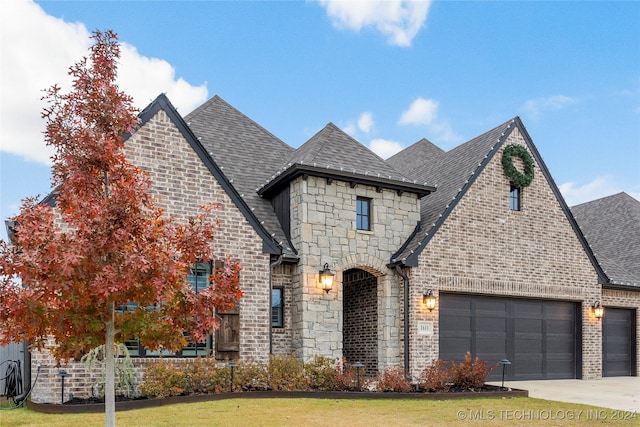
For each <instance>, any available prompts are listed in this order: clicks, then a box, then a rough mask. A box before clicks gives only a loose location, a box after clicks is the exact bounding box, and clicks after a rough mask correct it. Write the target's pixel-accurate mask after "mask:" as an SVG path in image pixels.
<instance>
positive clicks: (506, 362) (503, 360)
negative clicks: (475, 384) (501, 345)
mask: <svg viewBox="0 0 640 427" xmlns="http://www.w3.org/2000/svg"><path fill="white" fill-rule="evenodd" d="M498 363H500V364H501V365H502V386H501V387H500V389H501V390H504V369H505V368H506V366H507V365H511V362H510V361H509V360H508V359H502V360H501V361H500V362H498Z"/></svg>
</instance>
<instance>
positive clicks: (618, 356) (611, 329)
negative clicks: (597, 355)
mask: <svg viewBox="0 0 640 427" xmlns="http://www.w3.org/2000/svg"><path fill="white" fill-rule="evenodd" d="M635 324H636V319H635V310H630V309H624V308H609V307H607V308H606V309H605V314H604V317H603V318H602V376H604V377H620V376H633V375H636V372H635V370H636V361H635V353H636V351H635V350H636V343H635V336H636V333H635Z"/></svg>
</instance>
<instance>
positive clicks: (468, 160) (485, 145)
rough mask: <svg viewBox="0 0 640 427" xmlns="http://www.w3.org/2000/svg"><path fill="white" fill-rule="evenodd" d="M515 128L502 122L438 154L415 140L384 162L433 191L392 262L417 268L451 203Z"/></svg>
mask: <svg viewBox="0 0 640 427" xmlns="http://www.w3.org/2000/svg"><path fill="white" fill-rule="evenodd" d="M515 125H516V120H515V119H513V120H510V121H508V122H505V123H503V124H501V125H499V126H497V127H495V128H493V129H491V130H490V131H488V132H485V133H484V134H482V135H480V136H478V137H476V138H473V139H472V140H470V141H469V142H466V143H464V144H462V145H459V146H457V147H456V148H454V149H452V150H450V151H448V152H446V153H445V152H442V151H441V150H440V151H438V150H436V149H434V148H433V144H431V143H430V142H429V141H427V140H426V139H423V140H420V141H418V142H417V143H416V144H414V145H412V146H411V147H408V148H406V149H405V150H403V151H401V152H400V153H398V154H396V155H394V156H393V157H391V158H390V159H388V160H387V161H388V162H389V163H391V165H393V166H395V167H396V168H398V169H400V170H401V171H403V172H404V173H407V174H413V175H414V176H415V177H416V178H417V179H419V180H428V181H429V182H430V183H432V184H434V185H435V186H436V188H437V191H435V192H434V193H431V194H430V195H428V196H426V197H424V198H423V199H422V200H421V205H420V229H419V231H418V232H417V233H416V234H415V235H414V236H413V237H412V239H411V240H410V241H409V242H407V244H405V245H404V247H403V249H402V250H400V251H398V253H396V254H395V255H394V257H393V259H392V262H395V261H394V259H395V260H396V261H401V260H408V262H407V265H417V264H416V262H417V259H416V257H417V255H418V254H419V253H420V252H421V251H422V248H424V246H425V245H426V244H427V243H428V241H429V240H430V238H431V237H430V236H431V235H432V234H433V232H435V228H436V227H439V224H440V223H441V222H442V221H444V220H445V219H446V216H447V215H448V212H450V210H451V209H453V206H454V202H457V200H459V199H460V197H461V196H462V195H463V194H464V192H465V191H466V188H467V187H468V186H469V185H470V183H471V182H472V181H473V180H474V179H475V176H476V174H477V173H479V171H481V170H482V168H483V167H484V164H485V163H486V162H487V161H488V159H489V155H490V154H491V153H492V152H493V149H494V147H495V148H496V149H497V147H496V146H499V145H500V144H501V143H502V141H504V140H505V139H506V137H507V136H508V133H509V132H510V130H511V129H513V128H514V127H515Z"/></svg>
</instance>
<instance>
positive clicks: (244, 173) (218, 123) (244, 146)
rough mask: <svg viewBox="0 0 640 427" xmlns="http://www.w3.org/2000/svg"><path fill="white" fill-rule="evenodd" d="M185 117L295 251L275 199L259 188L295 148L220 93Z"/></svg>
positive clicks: (258, 214)
mask: <svg viewBox="0 0 640 427" xmlns="http://www.w3.org/2000/svg"><path fill="white" fill-rule="evenodd" d="M185 121H186V122H187V124H188V126H189V127H190V128H191V130H192V131H193V133H194V134H195V135H196V137H198V139H199V140H200V142H201V143H202V145H203V146H204V147H205V149H206V150H207V152H208V153H209V155H210V156H211V157H212V158H213V160H214V161H215V162H216V163H217V164H218V165H219V166H220V169H221V170H222V172H223V173H224V175H225V177H226V178H227V179H228V180H229V182H231V183H232V185H233V186H234V187H235V188H236V189H237V191H238V192H239V193H240V194H241V195H242V197H243V199H244V200H245V202H246V203H247V204H248V205H249V207H250V208H251V210H252V211H253V212H254V214H255V215H256V217H257V218H258V219H259V220H260V221H261V222H263V226H264V227H265V228H266V229H267V231H268V232H269V233H271V234H272V235H273V237H274V238H275V239H276V241H278V242H282V243H281V245H282V246H283V248H284V249H285V251H286V250H287V248H289V251H293V248H292V247H291V245H290V243H289V242H288V241H287V239H286V237H285V234H284V232H283V230H282V227H281V225H280V223H279V221H278V219H277V217H276V214H275V212H274V210H273V207H272V206H271V202H270V201H269V200H266V199H263V198H262V197H260V196H259V195H258V194H257V192H256V191H257V189H258V188H259V187H260V186H261V185H263V184H264V183H265V182H267V181H268V180H269V179H270V178H271V176H272V175H273V173H274V166H275V165H279V164H280V163H281V162H282V159H285V158H287V157H289V156H290V155H291V153H293V151H294V150H293V148H291V147H290V146H288V145H287V144H285V143H284V142H282V141H281V140H280V139H279V138H277V137H276V136H274V135H273V134H272V133H270V132H269V131H267V130H266V129H264V128H263V127H262V126H260V125H258V124H257V123H256V122H254V121H253V120H251V119H250V118H249V117H247V116H245V115H244V114H242V113H241V112H240V111H238V110H237V109H235V108H234V107H232V106H231V105H230V104H228V103H227V102H226V101H224V100H223V99H222V98H220V97H219V96H217V95H216V96H214V97H213V98H211V99H210V100H208V101H207V102H205V103H204V104H202V105H201V106H200V107H198V108H196V109H195V110H194V111H193V112H191V113H189V114H188V115H187V116H186V117H185Z"/></svg>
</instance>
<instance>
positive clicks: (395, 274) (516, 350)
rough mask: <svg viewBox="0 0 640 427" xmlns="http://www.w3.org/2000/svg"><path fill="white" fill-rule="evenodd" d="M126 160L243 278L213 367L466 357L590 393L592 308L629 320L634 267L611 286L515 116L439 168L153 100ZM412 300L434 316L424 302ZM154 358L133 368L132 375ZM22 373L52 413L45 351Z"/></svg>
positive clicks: (346, 139)
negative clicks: (526, 167)
mask: <svg viewBox="0 0 640 427" xmlns="http://www.w3.org/2000/svg"><path fill="white" fill-rule="evenodd" d="M511 144H515V145H519V146H523V147H525V148H526V150H527V152H528V153H530V155H531V157H532V158H533V160H534V163H535V174H534V179H533V181H532V183H531V185H529V186H527V187H525V188H522V189H521V191H520V193H519V197H520V198H521V199H520V202H521V205H520V206H519V210H512V209H510V204H509V200H510V192H511V187H510V181H509V179H508V178H507V177H506V176H505V174H504V171H503V167H502V165H501V162H500V159H501V157H502V151H503V150H504V147H505V146H507V145H511ZM126 150H127V157H128V158H129V159H130V160H131V161H132V162H133V163H134V164H136V165H137V166H139V167H141V168H142V169H144V170H146V171H148V172H149V173H150V174H151V177H152V180H153V182H154V187H153V191H154V193H155V195H156V196H157V197H158V199H159V202H160V204H161V205H162V206H163V207H165V209H166V211H167V213H168V214H171V215H175V216H176V217H178V218H185V217H188V216H191V215H194V214H195V213H196V212H197V211H198V208H199V206H201V205H202V204H207V203H211V202H213V203H219V204H221V205H222V209H221V210H220V211H219V212H218V217H219V219H220V223H221V228H220V232H219V233H218V238H217V241H216V248H217V251H218V253H219V254H224V255H226V254H229V255H231V256H232V257H234V258H235V259H236V260H238V261H239V262H240V263H241V264H242V266H243V269H242V272H241V277H240V279H241V283H242V289H243V291H244V294H245V297H244V298H243V299H242V300H241V301H240V304H239V307H238V310H237V313H233V315H236V316H237V319H238V320H237V322H238V323H237V328H238V331H237V336H238V343H237V345H238V347H237V350H233V351H232V353H229V352H226V353H224V352H221V353H219V352H218V350H220V349H219V348H218V347H219V344H220V343H219V342H216V340H217V339H218V336H217V334H215V333H212V339H211V352H212V354H216V355H218V354H220V355H224V356H227V357H228V356H230V355H231V356H232V357H237V358H239V359H240V360H249V359H252V360H257V361H266V360H268V358H269V355H270V354H294V355H295V356H296V357H298V358H300V359H303V360H309V359H311V358H313V357H314V356H315V355H323V356H327V357H332V358H342V357H345V358H346V359H347V360H349V361H350V362H356V361H361V362H363V363H364V364H365V366H366V369H367V373H368V374H371V375H373V374H375V373H376V372H378V371H381V370H384V369H385V368H388V367H392V366H400V367H403V368H404V369H405V372H406V373H407V375H409V376H411V377H416V376H418V375H419V373H420V372H421V370H422V369H424V368H425V367H426V366H428V365H429V364H430V363H431V362H432V361H433V360H434V359H436V358H438V357H442V356H443V355H450V354H451V358H454V359H461V358H462V357H463V356H464V351H467V350H468V351H472V352H473V353H474V355H479V356H480V357H482V358H486V359H487V360H488V361H489V363H491V364H494V363H496V362H497V361H498V360H501V359H503V358H505V357H509V358H511V359H513V369H512V371H511V372H509V376H510V378H513V379H521V378H584V379H591V378H600V377H601V376H602V373H603V369H602V366H603V345H602V343H603V342H607V341H606V340H605V341H603V320H602V319H598V318H596V317H595V315H594V312H593V309H592V304H593V303H594V302H596V301H600V302H602V304H603V305H605V308H606V307H607V306H609V307H615V308H625V309H627V310H628V312H624V313H622V314H624V315H631V316H632V321H633V322H637V321H638V320H640V316H639V315H638V310H639V309H640V273H638V272H637V266H636V271H634V272H632V273H631V275H630V277H627V279H629V280H628V281H627V282H626V283H622V284H620V283H617V284H614V283H612V281H611V278H610V277H609V276H607V273H606V272H605V270H604V269H603V267H602V266H601V265H600V263H599V262H598V261H599V260H598V259H597V258H596V256H595V255H594V253H593V251H592V249H591V248H590V247H589V243H588V242H587V240H586V239H585V236H584V234H583V232H582V231H581V229H580V227H579V226H578V223H577V222H576V220H575V219H574V217H573V215H572V212H571V210H570V209H569V208H568V207H567V205H566V203H565V202H564V200H563V198H562V196H561V195H560V193H559V191H558V188H557V187H556V185H555V183H554V181H553V179H552V177H551V175H550V174H549V171H548V170H547V168H546V166H545V165H544V162H543V161H542V158H541V157H540V155H539V153H538V152H537V149H536V148H535V146H534V144H533V142H532V140H531V138H530V137H529V135H528V134H527V132H526V129H525V128H524V125H523V124H522V123H521V121H520V119H519V118H515V119H513V120H511V121H509V122H506V123H504V124H502V125H500V126H498V127H496V128H495V129H492V130H490V131H489V132H487V133H485V134H483V135H481V136H479V137H477V138H474V139H473V140H471V141H469V142H467V143H466V144H463V145H461V146H459V147H456V148H455V149H453V150H451V151H449V152H444V151H442V150H440V149H439V148H438V147H436V146H434V145H433V144H431V143H430V142H429V141H427V140H424V139H423V140H421V141H419V142H417V143H416V144H414V145H413V146H411V147H409V148H407V149H405V150H404V151H403V152H401V153H398V154H397V155H395V156H393V157H392V158H391V159H388V160H387V161H385V160H383V159H381V158H379V157H378V156H376V155H375V154H373V153H372V152H371V151H370V150H369V149H368V148H366V147H365V146H363V145H362V144H360V143H359V142H357V141H356V140H354V139H353V138H351V137H350V136H348V135H346V134H345V133H344V132H343V131H341V130H340V129H339V128H337V127H336V126H335V125H333V124H331V123H329V124H328V125H327V126H325V127H324V128H323V129H321V130H320V131H319V132H318V133H317V134H316V135H314V136H313V137H312V138H311V139H310V140H309V141H307V142H306V143H305V144H303V145H302V146H301V147H299V148H298V149H293V148H292V147H290V146H288V145H287V144H285V143H284V142H282V141H280V140H279V139H278V138H277V137H275V136H274V135H272V134H271V133H270V132H268V131H267V130H265V129H264V128H262V127H261V126H259V125H258V124H256V123H255V122H253V121H252V120H251V119H249V118H248V117H246V116H244V115H243V114H242V113H240V112H239V111H237V110H236V109H235V108H233V107H232V106H230V105H229V104H227V103H226V102H225V101H224V100H222V99H221V98H219V97H217V96H216V97H214V98H212V99H210V100H209V101H207V102H206V103H205V104H203V105H202V106H200V107H198V108H197V109H196V110H195V111H194V112H192V113H190V114H189V115H187V116H185V117H184V118H182V117H181V116H180V115H179V114H178V113H177V112H176V110H175V109H174V108H173V106H172V105H171V103H170V102H169V100H168V99H167V98H166V97H165V96H164V95H161V96H159V97H158V98H157V99H156V100H155V101H154V102H153V103H151V104H150V105H149V107H147V109H145V110H144V111H143V112H142V113H141V114H140V127H139V129H138V130H137V131H136V132H135V133H134V134H133V135H132V136H131V137H130V138H129V139H128V140H127V142H126ZM632 244H634V245H636V247H638V246H639V245H640V241H638V240H635V242H634V243H632ZM325 264H326V265H327V266H328V267H329V268H330V269H331V270H332V272H333V273H334V282H333V287H332V289H331V290H329V291H328V292H325V291H324V290H323V289H321V287H320V286H319V283H318V281H319V272H320V270H321V269H322V268H323V266H324V265H325ZM273 290H276V291H277V294H278V295H279V297H278V298H281V301H282V303H281V305H280V306H279V310H281V311H280V313H281V314H282V319H281V320H282V321H281V323H278V324H274V323H273V322H274V320H273V311H272V310H273V309H272V305H273V303H274V302H275V300H274V299H273V298H274V292H273ZM428 291H432V292H433V294H434V295H435V296H436V298H437V303H436V307H435V309H434V310H433V311H429V310H428V309H427V308H426V306H425V305H424V303H423V296H424V294H425V293H427V292H428ZM405 295H408V298H405ZM446 307H450V309H445V308H446ZM487 307H493V308H491V309H488V308H487ZM605 318H606V314H605ZM465 322H466V323H465ZM465 325H466V326H465ZM482 325H485V326H482ZM556 330H561V331H564V332H563V333H565V334H566V335H565V336H561V337H560V338H558V336H556V335H555V334H554V332H555V331H556ZM639 331H640V325H637V323H634V326H633V327H632V328H631V329H630V332H629V337H628V340H629V350H628V353H629V356H628V360H629V363H631V364H632V365H633V366H632V367H631V368H630V370H629V372H628V374H627V375H637V372H638V359H640V354H638V345H637V343H638V341H640V339H639V338H640V337H639V336H638V332H639ZM567 337H568V339H567ZM558 340H561V341H562V342H569V343H572V344H571V345H569V346H568V347H566V346H564V347H563V346H562V345H560V344H557V345H556V343H558V342H559V341H558ZM486 343H490V344H491V347H492V348H493V350H492V351H493V352H489V351H487V350H486V349H484V347H486V345H485V344H486ZM483 346H484V347H483ZM556 347H558V348H560V347H561V348H560V350H561V351H555V350H554V349H555V348H556ZM565 347H566V348H565ZM532 348H537V350H536V351H532V350H531V349H532ZM463 349H464V350H463ZM525 353H526V355H525ZM531 354H533V355H534V356H531ZM527 357H533V358H534V359H531V360H529V359H527ZM536 357H537V359H536ZM178 358H179V359H185V358H181V357H179V356H178ZM154 360H157V358H149V357H141V358H137V359H135V363H136V366H137V367H138V368H137V369H138V371H139V375H140V376H141V375H142V372H143V369H144V364H145V363H148V362H153V361H154ZM525 365H526V366H533V368H527V369H530V370H526V369H524V366H525ZM38 366H40V367H41V372H40V381H41V382H40V383H39V384H38V386H37V387H36V388H35V389H34V390H33V394H32V398H33V399H34V401H37V402H58V401H59V385H58V384H59V377H57V372H58V368H57V367H54V362H53V360H52V359H51V357H50V355H49V354H48V353H47V352H46V351H45V352H33V355H32V370H33V371H34V372H35V370H36V369H37V367H38ZM63 368H64V369H66V370H67V371H68V372H69V373H70V374H71V377H70V378H68V379H67V387H68V389H67V390H68V391H69V392H71V393H74V395H76V396H86V395H88V394H90V382H91V381H89V379H90V378H95V373H87V372H85V371H84V368H83V367H82V366H80V365H79V364H77V363H71V364H69V365H65V366H63ZM531 369H532V370H531ZM612 372H613V371H612ZM616 372H617V371H616ZM92 376H93V377H92Z"/></svg>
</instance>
